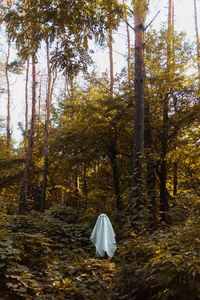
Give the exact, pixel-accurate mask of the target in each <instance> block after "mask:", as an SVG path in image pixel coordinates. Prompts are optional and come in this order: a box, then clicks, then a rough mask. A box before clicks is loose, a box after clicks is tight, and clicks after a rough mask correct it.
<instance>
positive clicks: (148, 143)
mask: <svg viewBox="0 0 200 300" xmlns="http://www.w3.org/2000/svg"><path fill="white" fill-rule="evenodd" d="M144 106H145V109H144V149H145V162H146V167H147V181H146V186H147V195H148V198H149V199H150V203H151V212H152V221H153V222H152V223H153V226H156V225H157V216H156V177H155V160H154V158H153V157H152V148H153V145H152V132H151V125H150V108H149V101H148V99H147V98H146V97H145V99H144Z"/></svg>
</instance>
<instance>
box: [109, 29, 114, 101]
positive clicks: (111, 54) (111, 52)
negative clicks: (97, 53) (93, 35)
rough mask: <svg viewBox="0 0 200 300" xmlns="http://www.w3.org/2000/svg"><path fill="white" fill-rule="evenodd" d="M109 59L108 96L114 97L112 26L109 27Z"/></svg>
mask: <svg viewBox="0 0 200 300" xmlns="http://www.w3.org/2000/svg"><path fill="white" fill-rule="evenodd" d="M109 61H110V97H111V98H112V99H113V97H114V68H113V36H112V27H110V28H109Z"/></svg>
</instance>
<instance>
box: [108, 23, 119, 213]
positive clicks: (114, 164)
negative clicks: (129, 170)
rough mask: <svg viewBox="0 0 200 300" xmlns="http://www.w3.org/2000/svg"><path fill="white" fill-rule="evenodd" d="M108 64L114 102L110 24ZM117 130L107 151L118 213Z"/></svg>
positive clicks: (111, 95) (111, 96) (110, 30)
mask: <svg viewBox="0 0 200 300" xmlns="http://www.w3.org/2000/svg"><path fill="white" fill-rule="evenodd" d="M109 62H110V98H111V101H114V67H113V65H114V64H113V35H112V24H111V25H110V28H109ZM117 152H118V151H117V129H116V127H115V128H114V142H113V143H112V144H111V146H110V149H109V156H110V162H111V166H112V171H113V182H114V190H115V198H116V200H115V201H116V208H117V210H118V212H120V211H121V208H122V200H121V195H120V178H119V167H118V162H117Z"/></svg>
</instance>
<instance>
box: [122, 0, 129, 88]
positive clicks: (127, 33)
mask: <svg viewBox="0 0 200 300" xmlns="http://www.w3.org/2000/svg"><path fill="white" fill-rule="evenodd" d="M123 4H124V5H125V0H123ZM125 22H126V35H127V47H128V56H127V67H128V86H129V89H130V87H131V42H130V32H129V27H128V19H127V15H125Z"/></svg>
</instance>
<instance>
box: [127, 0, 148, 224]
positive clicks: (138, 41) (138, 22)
mask: <svg viewBox="0 0 200 300" xmlns="http://www.w3.org/2000/svg"><path fill="white" fill-rule="evenodd" d="M146 5H147V3H146V1H144V2H135V7H134V19H135V97H134V102H135V106H134V148H133V171H132V192H131V200H130V210H131V211H130V217H131V220H132V223H133V218H134V219H137V215H138V213H139V211H140V210H141V208H140V207H141V205H144V184H143V180H144V179H143V161H144V85H145V74H144V21H145V16H146ZM134 210H135V213H136V214H135V215H134Z"/></svg>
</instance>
